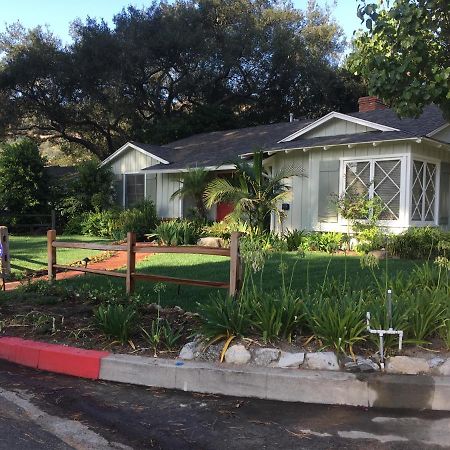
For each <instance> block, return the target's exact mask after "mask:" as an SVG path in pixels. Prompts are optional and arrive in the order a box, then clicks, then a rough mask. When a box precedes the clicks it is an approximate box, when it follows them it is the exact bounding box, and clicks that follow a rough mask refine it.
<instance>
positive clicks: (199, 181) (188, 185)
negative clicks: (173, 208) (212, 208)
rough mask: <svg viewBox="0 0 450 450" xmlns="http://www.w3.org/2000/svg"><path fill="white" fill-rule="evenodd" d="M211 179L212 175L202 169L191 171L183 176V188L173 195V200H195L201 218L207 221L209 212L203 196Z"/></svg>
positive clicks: (181, 181)
mask: <svg viewBox="0 0 450 450" xmlns="http://www.w3.org/2000/svg"><path fill="white" fill-rule="evenodd" d="M210 179H211V177H210V173H209V172H208V171H207V170H205V169H204V168H202V167H198V168H193V169H189V170H188V171H187V172H185V173H184V174H183V175H182V176H181V179H180V180H179V181H180V183H181V187H180V188H179V189H177V190H176V191H175V192H174V193H173V194H172V196H171V199H174V198H175V197H181V198H186V197H191V198H193V199H194V201H195V206H196V208H197V211H198V213H199V215H200V217H201V218H202V219H206V218H207V211H206V207H205V202H204V200H203V194H204V192H205V189H206V186H207V185H208V183H209V181H210Z"/></svg>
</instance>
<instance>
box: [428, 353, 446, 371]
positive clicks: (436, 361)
mask: <svg viewBox="0 0 450 450" xmlns="http://www.w3.org/2000/svg"><path fill="white" fill-rule="evenodd" d="M444 363H445V359H444V358H441V357H440V356H435V357H434V358H431V359H430V360H428V365H429V366H430V369H436V368H437V367H439V366H442V364H444Z"/></svg>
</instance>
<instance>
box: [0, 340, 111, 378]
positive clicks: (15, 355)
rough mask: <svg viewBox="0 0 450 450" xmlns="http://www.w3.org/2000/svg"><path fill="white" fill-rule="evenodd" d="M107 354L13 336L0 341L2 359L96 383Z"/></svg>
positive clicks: (0, 357)
mask: <svg viewBox="0 0 450 450" xmlns="http://www.w3.org/2000/svg"><path fill="white" fill-rule="evenodd" d="M108 355H109V353H108V352H102V351H97V350H84V349H80V348H74V347H67V346H64V345H57V344H47V343H45V342H36V341H30V340H26V339H21V338H14V337H2V338H0V359H6V360H7V361H10V362H14V363H16V364H21V365H23V366H27V367H31V368H33V369H41V370H47V371H49V372H55V373H61V374H64V375H72V376H75V377H80V378H89V379H92V380H97V379H98V377H99V373H100V361H101V359H102V358H103V357H105V356H108Z"/></svg>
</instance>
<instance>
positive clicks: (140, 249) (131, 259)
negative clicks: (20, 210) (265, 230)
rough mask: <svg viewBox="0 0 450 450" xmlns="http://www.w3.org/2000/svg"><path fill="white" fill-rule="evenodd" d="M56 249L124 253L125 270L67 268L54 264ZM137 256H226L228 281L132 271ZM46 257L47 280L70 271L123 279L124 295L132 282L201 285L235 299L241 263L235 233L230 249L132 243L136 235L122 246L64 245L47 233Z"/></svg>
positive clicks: (238, 285) (54, 234)
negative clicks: (184, 254) (223, 292)
mask: <svg viewBox="0 0 450 450" xmlns="http://www.w3.org/2000/svg"><path fill="white" fill-rule="evenodd" d="M58 248H79V249H86V250H103V251H112V252H115V251H119V252H126V253H127V264H126V271H125V272H120V271H117V270H104V269H91V268H89V267H78V266H68V265H63V264H58V263H57V258H56V250H57V249H58ZM137 253H148V254H152V253H186V254H201V255H216V256H227V257H229V258H230V277H229V282H228V283H226V282H221V281H206V280H193V279H188V278H175V277H169V276H163V275H152V274H148V273H138V272H136V254H137ZM47 255H48V279H49V281H53V280H55V279H56V272H57V270H58V269H59V270H74V271H78V272H87V273H93V274H96V275H106V276H110V277H117V278H125V286H126V292H127V294H131V293H133V292H134V289H135V282H136V280H144V281H153V282H164V283H175V284H178V285H181V284H183V285H190V286H204V287H213V288H218V289H228V291H229V294H230V295H231V296H235V295H236V294H237V293H238V291H239V287H240V284H241V279H242V263H241V257H240V254H239V233H233V234H232V235H231V241H230V248H216V247H203V246H196V245H189V246H187V245H186V246H176V247H169V246H167V247H166V246H149V245H142V244H139V243H136V234H135V233H128V234H127V242H126V243H125V244H98V243H90V242H64V241H59V240H57V239H56V231H55V230H49V231H48V232H47Z"/></svg>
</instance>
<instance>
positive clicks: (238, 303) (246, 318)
mask: <svg viewBox="0 0 450 450" xmlns="http://www.w3.org/2000/svg"><path fill="white" fill-rule="evenodd" d="M198 308H199V314H200V320H201V324H200V332H201V334H202V335H203V336H204V337H205V338H207V339H210V340H213V339H217V338H220V337H224V338H225V337H230V336H244V335H246V334H248V333H249V331H250V328H251V323H252V322H251V310H250V305H249V302H248V298H247V297H246V296H240V297H239V299H238V300H235V299H234V298H232V297H230V296H228V295H225V296H224V295H221V294H220V293H217V294H216V295H215V296H213V297H211V302H210V303H205V304H199V305H198Z"/></svg>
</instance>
